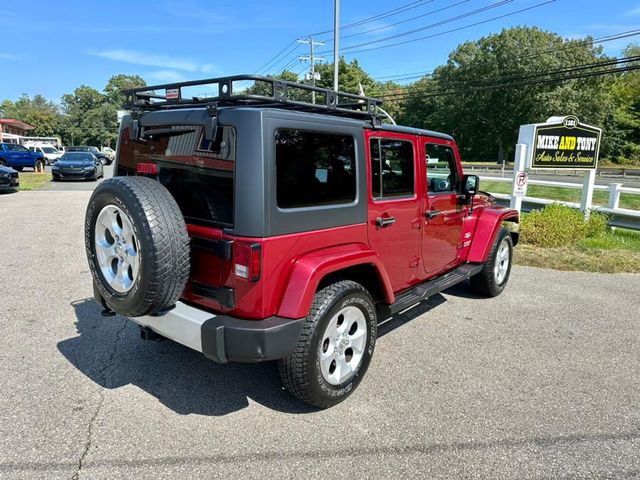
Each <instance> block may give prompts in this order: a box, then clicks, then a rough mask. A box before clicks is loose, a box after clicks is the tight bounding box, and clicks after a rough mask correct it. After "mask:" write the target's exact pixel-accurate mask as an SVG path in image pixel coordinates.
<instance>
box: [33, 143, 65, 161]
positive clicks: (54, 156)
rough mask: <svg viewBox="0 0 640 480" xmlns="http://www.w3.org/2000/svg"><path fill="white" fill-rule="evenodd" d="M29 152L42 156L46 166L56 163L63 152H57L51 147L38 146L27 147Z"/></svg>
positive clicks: (47, 145)
mask: <svg viewBox="0 0 640 480" xmlns="http://www.w3.org/2000/svg"><path fill="white" fill-rule="evenodd" d="M28 148H29V150H31V151H32V152H38V153H41V154H42V155H44V159H45V162H46V164H47V165H52V164H54V163H56V162H57V161H58V159H59V158H60V157H61V156H62V154H63V152H61V151H60V150H58V149H57V148H56V147H54V146H53V145H49V144H47V143H45V144H38V145H29V146H28Z"/></svg>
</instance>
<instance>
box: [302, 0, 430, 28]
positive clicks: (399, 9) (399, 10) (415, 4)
mask: <svg viewBox="0 0 640 480" xmlns="http://www.w3.org/2000/svg"><path fill="white" fill-rule="evenodd" d="M433 2H435V0H418V1H414V2H410V3H407V4H405V5H401V6H399V7H397V8H394V9H392V10H387V11H386V12H382V13H379V14H377V15H373V16H372V17H367V18H363V19H362V20H358V21H356V22H353V23H348V24H346V25H340V30H347V29H349V28H353V27H358V26H360V25H365V24H367V23H371V22H375V21H376V20H380V19H382V18H387V17H391V16H393V15H398V14H400V13H404V12H406V11H408V10H412V9H414V8H418V7H420V6H422V5H426V4H427V3H433ZM331 32H333V30H324V31H322V32H316V33H311V34H310V35H311V36H314V37H317V36H318V35H324V34H326V33H331Z"/></svg>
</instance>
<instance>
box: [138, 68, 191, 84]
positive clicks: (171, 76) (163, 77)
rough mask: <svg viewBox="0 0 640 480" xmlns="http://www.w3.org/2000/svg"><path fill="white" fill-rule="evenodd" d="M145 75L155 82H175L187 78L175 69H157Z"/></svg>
mask: <svg viewBox="0 0 640 480" xmlns="http://www.w3.org/2000/svg"><path fill="white" fill-rule="evenodd" d="M145 77H146V78H147V79H149V80H152V81H154V82H160V83H174V82H184V81H186V80H187V78H186V77H185V76H184V75H183V74H182V73H180V72H176V71H175V70H157V71H155V72H151V73H147V74H145Z"/></svg>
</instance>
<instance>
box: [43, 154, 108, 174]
mask: <svg viewBox="0 0 640 480" xmlns="http://www.w3.org/2000/svg"><path fill="white" fill-rule="evenodd" d="M51 175H52V176H53V180H54V181H57V180H98V179H99V178H100V177H103V176H104V167H103V165H102V162H101V161H100V159H98V158H97V157H96V156H95V155H94V154H93V153H89V152H67V153H65V154H64V155H63V156H62V157H60V160H58V161H57V162H56V163H55V164H54V165H53V166H52V167H51Z"/></svg>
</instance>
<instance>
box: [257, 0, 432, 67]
mask: <svg viewBox="0 0 640 480" xmlns="http://www.w3.org/2000/svg"><path fill="white" fill-rule="evenodd" d="M434 1H435V0H417V1H413V2H410V3H408V4H405V5H401V6H400V7H397V8H394V9H392V10H388V11H386V12H382V13H380V14H377V15H374V16H372V17H367V18H364V19H362V20H358V21H356V22H353V23H350V24H347V25H343V26H341V27H340V28H341V29H343V30H344V29H349V28H353V27H356V26H359V25H364V24H367V23H371V22H374V21H376V20H380V19H382V18H386V17H390V16H393V15H398V14H400V13H404V12H406V11H409V10H412V9H414V8H417V7H420V6H422V5H426V4H428V3H433V2H434ZM332 31H333V30H325V31H322V32H316V33H312V34H309V35H305V36H318V35H324V34H326V33H331V32H332ZM296 42H297V39H296V40H292V41H291V43H289V44H288V45H287V46H286V47H284V48H283V49H282V50H280V51H279V52H278V53H277V54H276V55H275V56H273V57H272V58H271V59H270V60H269V61H268V62H266V63H265V64H264V65H262V66H261V67H260V68H258V69H257V70H256V73H259V72H261V71H263V70H265V69H273V68H274V67H275V65H277V64H278V63H280V62H281V61H282V59H281V60H280V61H278V62H276V63H275V64H273V65H272V63H273V62H274V61H276V60H277V59H278V58H279V57H281V56H282V55H284V57H286V56H287V54H285V52H286V50H287V49H289V48H290V47H291V46H292V45H295V44H296ZM327 42H332V40H330V39H328V40H327ZM297 47H299V45H296V48H297ZM296 48H294V50H295V49H296ZM291 53H292V51H291V52H288V54H291Z"/></svg>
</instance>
